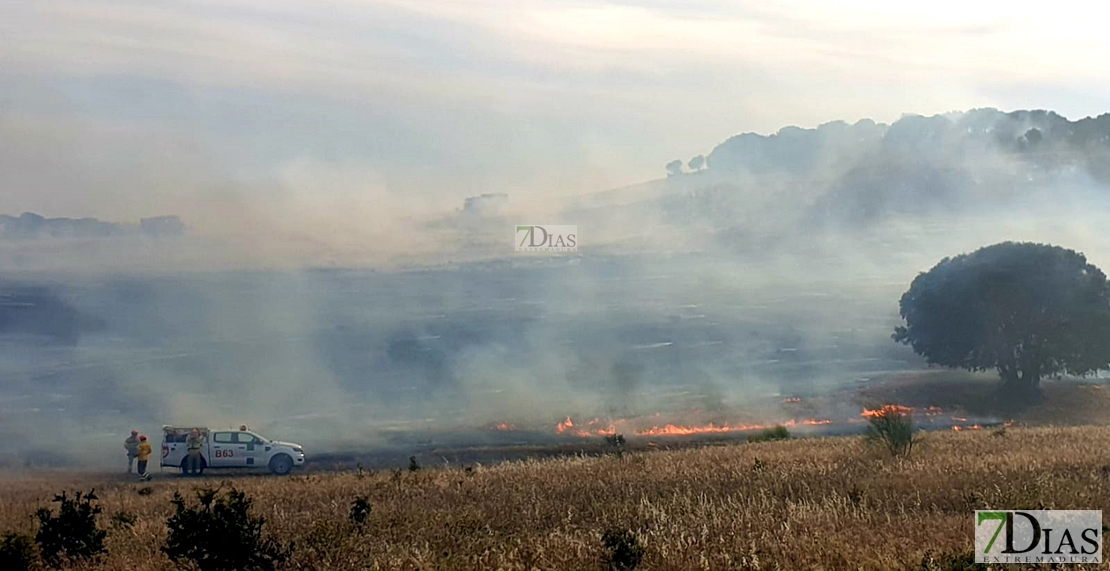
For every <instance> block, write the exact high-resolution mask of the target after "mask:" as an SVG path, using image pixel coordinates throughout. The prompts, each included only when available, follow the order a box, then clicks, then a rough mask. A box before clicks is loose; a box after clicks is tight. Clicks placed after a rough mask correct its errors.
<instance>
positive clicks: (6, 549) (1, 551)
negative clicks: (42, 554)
mask: <svg viewBox="0 0 1110 571" xmlns="http://www.w3.org/2000/svg"><path fill="white" fill-rule="evenodd" d="M39 567H41V565H40V564H39V549H38V546H37V545H35V538H33V537H31V536H30V535H27V534H26V533H18V532H14V531H13V532H8V533H5V534H4V535H2V536H0V569H4V570H5V571H32V570H34V569H38V568H39Z"/></svg>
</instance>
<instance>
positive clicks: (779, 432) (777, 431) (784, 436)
mask: <svg viewBox="0 0 1110 571" xmlns="http://www.w3.org/2000/svg"><path fill="white" fill-rule="evenodd" d="M789 439H790V431H789V430H787V429H786V427H785V426H781V425H780V426H776V427H774V428H765V429H763V430H762V431H761V432H760V433H759V434H753V435H751V436H749V437H748V442H769V441H772V440H789Z"/></svg>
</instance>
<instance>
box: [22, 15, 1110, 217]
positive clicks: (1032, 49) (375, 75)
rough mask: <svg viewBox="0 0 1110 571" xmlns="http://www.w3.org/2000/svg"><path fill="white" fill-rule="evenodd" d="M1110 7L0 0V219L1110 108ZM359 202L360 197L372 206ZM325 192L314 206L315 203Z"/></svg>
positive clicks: (439, 187) (654, 168) (532, 182)
mask: <svg viewBox="0 0 1110 571" xmlns="http://www.w3.org/2000/svg"><path fill="white" fill-rule="evenodd" d="M1107 12H1108V9H1107V8H1105V7H1101V6H1100V5H1099V4H1097V3H1089V2H1082V3H1080V2H1071V1H1055V2H1037V3H1033V2H1013V1H1010V2H1001V1H975V2H953V1H947V0H941V1H932V2H920V3H906V2H891V1H890V0H883V1H878V0H853V1H848V2H833V1H825V0H785V1H778V2H757V1H747V0H743V1H731V2H726V1H709V0H682V1H667V0H618V1H612V2H601V1H595V2H587V1H571V0H466V1H445V0H419V1H413V0H314V1H312V2H308V1H303V2H289V1H282V0H265V1H247V0H236V1H234V2H227V1H219V2H216V1H211V2H210V1H186V0H174V1H172V2H169V1H150V0H142V1H92V0H81V1H74V2H64V1H57V0H35V1H23V0H0V212H4V213H18V212H22V211H25V210H34V211H38V212H40V213H43V214H46V215H51V216H85V215H90V216H99V217H103V218H109V219H124V220H129V219H134V218H137V217H140V216H149V215H156V214H163V213H169V212H176V213H184V214H186V215H189V214H192V215H194V216H195V215H196V213H197V212H198V211H200V210H201V209H203V208H206V207H207V206H206V205H212V204H219V202H213V201H219V200H223V199H226V197H228V196H234V197H235V200H238V201H241V202H243V203H245V204H255V203H265V202H268V201H282V200H294V201H296V200H301V199H304V198H305V197H309V196H310V197H314V198H320V199H321V200H322V201H323V202H322V204H324V205H325V206H324V207H323V210H329V209H331V208H333V207H341V206H340V205H342V204H344V201H345V200H347V199H348V198H350V197H354V196H358V197H361V199H362V201H363V202H366V201H367V200H369V202H371V203H373V201H375V200H378V199H381V200H406V201H408V202H407V203H408V204H413V205H420V204H426V203H428V202H434V203H436V204H437V205H441V206H446V207H449V208H453V207H457V206H459V205H461V199H462V197H464V196H468V195H472V194H475V193H479V192H490V191H494V192H509V193H510V194H511V195H513V196H518V197H519V196H528V195H535V194H538V193H560V194H563V193H582V192H588V191H594V190H602V189H605V188H608V187H613V186H621V185H625V184H630V183H634V182H639V181H643V180H647V179H651V178H657V177H659V176H661V175H662V174H663V173H664V169H663V165H664V164H665V163H666V162H667V161H668V160H670V159H673V158H683V159H689V158H690V157H691V156H693V155H695V154H698V153H708V152H709V151H710V150H711V149H712V148H713V146H714V145H716V144H717V143H719V142H721V141H723V140H724V139H726V138H727V137H729V136H731V135H734V134H737V133H740V132H746V131H756V132H760V133H768V132H773V131H775V130H777V129H778V128H780V127H782V126H784V125H799V126H803V127H813V126H816V125H817V124H819V123H822V122H826V121H830V120H835V119H845V120H848V121H850V122H851V121H855V120H857V119H859V118H862V117H871V118H874V119H876V120H879V121H892V120H895V119H897V118H898V116H899V115H900V114H901V113H903V112H912V113H923V114H932V113H942V112H946V111H952V110H965V109H968V108H972V107H983V106H992V107H998V108H1001V109H1004V110H1011V109H1016V108H1048V109H1053V110H1056V111H1057V112H1059V113H1061V114H1063V115H1065V116H1067V117H1069V118H1072V119H1076V118H1080V117H1083V116H1087V115H1098V114H1100V113H1103V112H1106V111H1110V63H1107V62H1110V40H1107V39H1105V38H1106V36H1105V28H1104V23H1105V21H1106V20H1105V18H1106V16H1107V15H1108V14H1107ZM368 197H369V198H368ZM314 204H315V203H314Z"/></svg>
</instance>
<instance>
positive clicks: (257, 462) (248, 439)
mask: <svg viewBox="0 0 1110 571" xmlns="http://www.w3.org/2000/svg"><path fill="white" fill-rule="evenodd" d="M236 437H237V439H238V443H239V445H240V446H242V447H243V465H244V466H261V465H264V464H265V462H264V461H265V459H266V453H265V451H263V449H262V444H263V442H262V439H261V438H259V437H258V436H256V435H254V434H251V433H249V432H239V433H238V434H236Z"/></svg>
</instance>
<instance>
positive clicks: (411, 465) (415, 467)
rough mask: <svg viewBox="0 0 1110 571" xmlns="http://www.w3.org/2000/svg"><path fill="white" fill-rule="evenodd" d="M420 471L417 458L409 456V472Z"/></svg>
mask: <svg viewBox="0 0 1110 571" xmlns="http://www.w3.org/2000/svg"><path fill="white" fill-rule="evenodd" d="M419 469H420V464H418V463H417V462H416V456H409V472H415V471H417V470H419Z"/></svg>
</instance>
